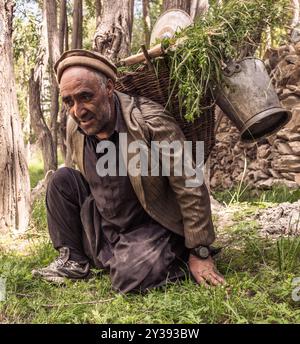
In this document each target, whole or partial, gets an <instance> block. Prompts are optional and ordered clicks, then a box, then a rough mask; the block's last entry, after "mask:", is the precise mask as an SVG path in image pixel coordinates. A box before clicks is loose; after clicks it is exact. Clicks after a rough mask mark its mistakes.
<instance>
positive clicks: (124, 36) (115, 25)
mask: <svg viewBox="0 0 300 344" xmlns="http://www.w3.org/2000/svg"><path fill="white" fill-rule="evenodd" d="M133 7H134V0H115V1H104V2H102V14H101V20H100V23H99V25H98V26H97V29H96V33H95V37H94V49H95V50H97V51H99V52H100V53H101V54H103V55H105V56H107V57H108V58H110V59H111V60H113V61H115V62H116V61H117V60H119V59H122V58H124V57H127V56H129V55H130V42H131V33H132V22H133Z"/></svg>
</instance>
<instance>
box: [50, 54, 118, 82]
mask: <svg viewBox="0 0 300 344" xmlns="http://www.w3.org/2000/svg"><path fill="white" fill-rule="evenodd" d="M73 66H82V67H88V68H92V69H95V70H96V71H99V72H101V73H103V74H104V75H106V76H107V77H108V78H109V79H112V80H113V81H116V78H117V67H116V66H115V65H114V64H113V63H112V62H110V61H109V60H108V59H107V58H106V57H104V56H103V55H101V54H100V53H98V52H96V51H89V50H83V49H74V50H68V51H66V52H64V53H63V54H62V55H61V57H60V58H59V59H58V60H57V62H56V63H55V66H54V70H55V73H56V76H57V80H58V83H60V80H61V77H62V75H63V72H64V71H65V70H66V69H67V68H69V67H73Z"/></svg>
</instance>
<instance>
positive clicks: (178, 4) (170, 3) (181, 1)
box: [163, 0, 191, 13]
mask: <svg viewBox="0 0 300 344" xmlns="http://www.w3.org/2000/svg"><path fill="white" fill-rule="evenodd" d="M172 8H177V9H180V10H183V11H186V12H187V13H190V9H191V0H164V2H163V12H164V11H167V10H171V9H172Z"/></svg>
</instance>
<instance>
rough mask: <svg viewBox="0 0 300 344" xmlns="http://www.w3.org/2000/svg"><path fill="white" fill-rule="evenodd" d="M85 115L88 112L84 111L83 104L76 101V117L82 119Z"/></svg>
mask: <svg viewBox="0 0 300 344" xmlns="http://www.w3.org/2000/svg"><path fill="white" fill-rule="evenodd" d="M85 114H86V110H85V109H84V106H83V104H82V103H80V102H76V101H75V103H74V115H75V116H76V117H77V118H78V119H81V118H82V117H83V116H84V115H85Z"/></svg>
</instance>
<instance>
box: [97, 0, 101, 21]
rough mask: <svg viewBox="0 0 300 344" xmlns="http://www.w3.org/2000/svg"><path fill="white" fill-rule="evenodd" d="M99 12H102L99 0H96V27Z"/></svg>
mask: <svg viewBox="0 0 300 344" xmlns="http://www.w3.org/2000/svg"><path fill="white" fill-rule="evenodd" d="M101 14H102V4H101V0H96V27H98V25H99V24H100V22H101Z"/></svg>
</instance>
